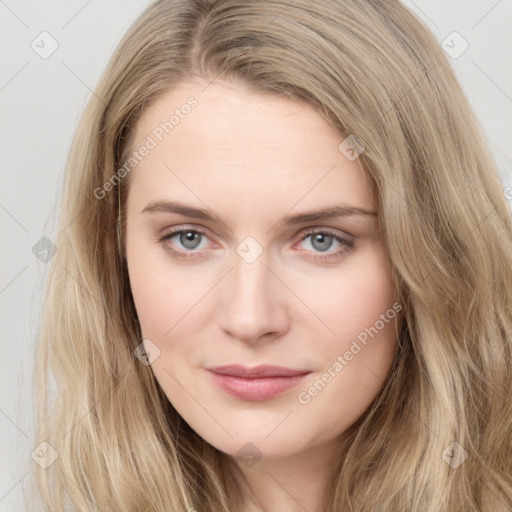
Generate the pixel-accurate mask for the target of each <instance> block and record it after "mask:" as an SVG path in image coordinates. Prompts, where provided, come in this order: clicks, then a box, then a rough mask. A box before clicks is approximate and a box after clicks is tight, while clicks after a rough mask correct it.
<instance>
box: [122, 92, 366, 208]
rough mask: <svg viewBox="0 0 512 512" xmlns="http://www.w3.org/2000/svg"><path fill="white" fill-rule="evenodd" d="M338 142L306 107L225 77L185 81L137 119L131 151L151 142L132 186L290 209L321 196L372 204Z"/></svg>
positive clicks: (151, 194) (148, 192) (356, 165)
mask: <svg viewBox="0 0 512 512" xmlns="http://www.w3.org/2000/svg"><path fill="white" fill-rule="evenodd" d="M342 140H343V138H342V137H341V136H340V135H339V134H338V133H337V132H336V131H335V130H334V128H333V127H332V126H330V125H329V124H328V123H327V121H326V120H325V119H324V118H323V117H322V116H321V115H320V114H319V113H318V112H316V110H315V109H314V108H313V107H312V106H310V105H306V104H303V103H298V102H296V101H293V100H291V99H289V98H286V97H283V96H277V95H272V94H269V93H266V92H265V93H259V92H255V91H252V90H249V89H247V88H243V87H240V86H238V85H234V84H231V83H226V82H220V83H217V82H213V83H211V84H209V85H208V84H206V85H205V84H204V83H194V82H191V83H187V84H182V85H180V86H178V87H175V88H173V89H170V90H169V91H167V92H166V93H165V94H163V95H162V96H161V97H160V98H158V99H157V100H156V101H155V102H153V103H152V104H151V105H150V106H149V107H148V108H147V109H146V110H145V111H144V113H143V114H142V116H141V117H140V119H139V121H138V123H137V126H136V130H135V135H134V139H133V141H132V145H131V150H132V151H136V150H137V149H139V148H141V147H142V146H144V145H145V144H146V145H148V142H150V144H151V146H152V148H151V150H150V151H147V152H146V153H147V154H146V156H145V157H144V158H143V159H141V161H140V162H139V163H137V165H136V166H135V167H134V168H133V170H132V171H131V176H130V182H131V184H130V189H131V188H132V187H134V189H136V190H137V191H138V192H141V193H143V194H144V195H145V196H146V197H147V199H154V198H156V196H159V197H162V195H166V196H169V195H171V196H172V194H173V193H174V192H176V191H178V190H179V191H180V192H179V193H180V194H181V193H182V192H185V189H186V188H188V191H187V192H186V194H187V195H190V193H191V192H192V193H194V192H196V196H197V195H199V192H200V193H201V194H202V195H203V197H209V198H211V200H210V201H209V202H208V204H210V203H215V204H219V203H221V204H222V201H223V199H224V198H225V197H230V198H231V199H233V198H237V197H238V198H239V199H240V201H242V202H244V201H245V202H247V203H249V202H255V201H256V200H259V203H260V207H265V204H268V202H269V201H271V202H272V204H282V205H283V207H286V206H288V208H290V207H291V206H292V204H291V203H292V202H293V203H294V202H297V201H299V200H300V201H301V203H302V204H303V205H304V206H305V207H307V206H308V202H311V203H312V204H311V206H318V200H319V198H321V200H322V199H329V200H330V201H331V202H332V200H336V199H338V200H339V201H340V202H342V203H352V204H354V203H355V202H357V203H358V206H361V207H367V208H372V207H373V206H374V204H373V198H372V197H371V193H370V187H369V182H368V179H367V178H366V177H365V175H364V172H363V169H362V167H361V165H360V162H359V161H358V160H355V161H350V160H349V159H347V158H346V156H345V155H344V154H343V153H342V152H341V151H340V150H339V149H338V146H339V144H340V143H341V142H342ZM248 196H251V197H250V198H249V197H248ZM301 198H302V199H301Z"/></svg>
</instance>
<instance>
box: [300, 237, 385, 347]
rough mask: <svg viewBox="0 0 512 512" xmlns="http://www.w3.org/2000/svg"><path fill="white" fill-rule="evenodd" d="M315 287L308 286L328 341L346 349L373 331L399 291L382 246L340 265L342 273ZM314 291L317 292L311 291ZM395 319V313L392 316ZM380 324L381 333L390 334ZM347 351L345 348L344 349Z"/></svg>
mask: <svg viewBox="0 0 512 512" xmlns="http://www.w3.org/2000/svg"><path fill="white" fill-rule="evenodd" d="M328 277H329V278H328V279H326V280H322V281H321V282H318V283H315V282H313V281H310V282H308V283H306V287H304V288H303V290H302V293H303V294H304V295H305V294H306V293H308V290H309V295H308V300H309V303H308V304H309V305H310V306H311V309H312V310H313V311H314V312H315V313H316V314H317V316H318V317H319V318H320V319H321V320H322V321H323V323H324V326H325V329H323V331H324V332H325V336H324V337H323V339H325V340H326V341H328V340H331V343H334V344H338V345H339V344H341V345H343V344H344V343H345V342H346V341H347V340H351V339H353V338H356V337H357V336H358V335H359V334H360V333H364V332H365V329H368V328H371V327H372V326H374V324H375V323H376V322H377V321H379V320H380V318H381V315H382V314H385V313H386V311H388V310H390V308H391V309H392V306H393V303H394V301H395V288H394V284H393V280H392V276H391V269H390V267H389V264H388V262H387V259H386V257H385V253H384V249H383V247H382V245H381V244H380V243H378V242H375V243H373V244H368V246H367V247H366V248H365V250H364V251H360V252H359V253H358V254H356V255H353V257H352V258H350V259H347V261H346V263H342V264H340V267H339V272H336V273H331V274H330V275H329V276H328ZM311 290H313V291H311ZM390 315H393V316H394V314H393V311H391V312H390ZM387 325H388V323H386V324H385V327H384V326H382V325H381V322H379V323H378V327H379V330H383V331H386V330H389V329H388V328H387ZM341 348H343V347H341Z"/></svg>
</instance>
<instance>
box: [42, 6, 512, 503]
mask: <svg viewBox="0 0 512 512" xmlns="http://www.w3.org/2000/svg"><path fill="white" fill-rule="evenodd" d="M60 222H61V229H60V230H59V237H58V239H57V241H56V244H57V247H58V251H57V253H56V255H55V256H54V258H53V260H52V267H51V272H50V275H49V283H48V289H47V297H46V302H45V312H44V317H43V323H42V328H41V338H40V344H39V347H38V350H39V353H38V354H39V355H38V361H40V362H41V363H42V364H41V365H40V366H37V368H36V377H35V378H36V381H35V382H36V387H35V389H36V400H35V403H36V404H37V411H36V422H37V426H38V440H39V443H43V444H42V445H41V448H40V449H41V450H42V454H43V456H42V458H43V459H45V461H44V463H42V464H40V465H39V466H40V467H38V468H37V471H38V473H37V477H38V485H39V491H40V494H41V498H40V500H41V501H42V502H43V503H44V504H45V506H47V507H49V508H50V509H51V510H64V509H65V508H64V507H65V506H69V507H71V508H69V509H70V510H92V509H98V510H102V511H103V510H123V511H142V510H146V511H150V510H151V511H153V510H154V511H168V510H173V511H174V510H176V511H178V510H189V511H192V510H197V511H215V512H217V511H226V512H227V511H244V512H246V511H261V510H283V511H284V510H318V511H332V510H336V511H361V512H362V511H369V510H372V511H373V510H380V511H386V512H391V511H393V512H396V511H397V510H400V511H401V510H404V511H406V510H407V511H408V510H411V511H418V512H422V511H425V512H426V511H449V512H457V511H461V512H462V511H464V512H467V511H469V510H474V511H483V512H486V511H491V510H492V511H505V510H510V507H512V444H511V440H512V436H511V434H512V405H511V402H510V398H509V397H510V396H511V392H512V379H511V371H510V370H511V360H512V342H511V333H512V317H511V313H512V294H511V291H510V290H511V289H512V225H511V218H510V213H509V210H508V208H507V204H506V200H505V198H504V195H503V191H502V188H501V184H500V181H499V178H498V174H497V171H496V168H495V164H494V162H493V160H492V158H491V157H490V154H489V151H488V149H487V147H486V146H485V143H484V140H483V137H482V134H481V132H480V129H479V127H478V124H477V122H476V120H475V118H474V115H473V113H472V111H471V109H470V107H469V105H468V102H467V100H466V99H465V97H464V95H463V93H462V91H461V88H460V87H459V85H458V83H457V81H456V79H455V77H454V74H453V71H452V70H451V68H450V65H449V63H448V61H447V58H446V57H445V55H444V53H443V51H442V50H441V48H439V45H438V44H437V42H436V41H435V39H434V37H433V36H432V35H431V34H430V33H429V32H428V31H427V30H426V29H425V27H424V26H423V25H422V24H421V23H420V22H419V21H418V20H417V19H416V18H415V17H414V16H413V15H412V14H411V13H410V12H409V11H408V10H407V9H406V8H405V7H404V6H402V5H400V4H399V3H398V2H393V1H372V2H363V1H361V0H350V1H341V0H325V1H322V2H317V3H314V4H312V3H311V2H307V1H306V0H296V1H294V2H292V3H284V2H280V1H273V0H264V1H261V0H260V1H244V2H235V1H230V0H229V1H224V2H206V1H200V0H165V1H164V0H160V1H157V2H155V3H154V4H152V5H151V6H150V7H149V8H148V9H147V10H146V11H145V12H144V13H143V14H142V15H141V16H140V18H139V19H138V20H137V21H136V22H135V23H134V24H133V26H132V27H131V28H130V30H129V31H128V33H127V34H126V35H125V37H124V39H123V41H122V42H121V44H120V45H119V47H118V49H117V50H116V52H115V54H114V56H113V57H112V59H111V61H110V63H109V65H108V67H107V69H106V71H105V73H104V75H103V78H102V80H101V82H100V84H99V85H98V87H97V89H96V92H95V95H94V96H93V97H92V98H91V100H90V103H89V105H88V107H87V110H86V113H85V114H84V117H83V120H82V122H81V124H80V127H79V129H78V131H77V134H76V136H75V140H74V144H73V148H72V151H71V154H70V157H69V163H68V168H67V175H66V184H65V191H64V198H63V207H62V213H61V220H60ZM50 371H51V374H52V375H53V376H54V378H55V381H56V392H55V395H54V396H52V394H51V392H50V389H49V388H50V382H49V379H48V377H49V375H50ZM50 402H51V403H50ZM56 454H57V455H58V458H57V457H56Z"/></svg>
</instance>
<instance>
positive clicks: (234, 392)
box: [207, 365, 311, 401]
mask: <svg viewBox="0 0 512 512" xmlns="http://www.w3.org/2000/svg"><path fill="white" fill-rule="evenodd" d="M207 370H208V371H209V372H210V374H211V376H212V380H213V382H214V383H215V384H217V385H218V386H219V387H220V388H221V389H223V390H224V391H225V392H226V393H228V394H229V395H231V396H234V397H236V398H239V399H241V400H248V401H262V400H269V399H271V398H274V397H276V396H278V395H280V394H282V393H284V392H285V391H287V390H288V389H291V388H293V387H295V386H297V385H298V384H299V383H300V382H301V381H302V380H303V379H304V377H306V376H307V375H309V374H310V373H311V371H309V370H293V369H291V368H285V367H282V366H273V365H260V366H256V367H254V368H248V367H244V366H240V365H227V366H216V367H213V368H207Z"/></svg>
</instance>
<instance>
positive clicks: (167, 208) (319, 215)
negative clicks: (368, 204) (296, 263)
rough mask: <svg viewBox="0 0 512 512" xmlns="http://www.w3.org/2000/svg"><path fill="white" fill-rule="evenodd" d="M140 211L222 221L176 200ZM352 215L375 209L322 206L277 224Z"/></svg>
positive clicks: (369, 214)
mask: <svg viewBox="0 0 512 512" xmlns="http://www.w3.org/2000/svg"><path fill="white" fill-rule="evenodd" d="M141 213H177V214H179V215H183V216H185V217H191V218H195V219H200V220H207V221H211V222H220V223H224V222H223V221H222V220H221V219H220V218H219V217H218V216H217V215H215V214H214V213H212V212H210V211H209V210H203V209H200V208H194V207H192V206H188V205H186V204H183V203H179V202H177V201H151V202H150V203H148V205H147V206H146V207H145V208H144V209H143V210H142V211H141ZM354 215H366V216H370V217H376V216H377V212H376V211H375V210H368V209H366V208H361V207H358V206H350V205H338V206H331V207H328V208H323V209H321V210H315V211H309V212H305V213H299V214H296V215H285V216H284V217H283V218H282V219H281V220H280V221H279V222H278V223H277V224H278V225H293V224H302V223H303V222H312V221H316V220H323V219H333V218H336V217H350V216H354Z"/></svg>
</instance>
